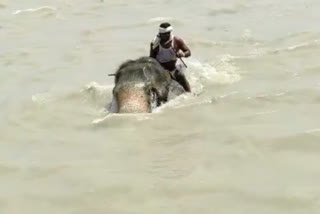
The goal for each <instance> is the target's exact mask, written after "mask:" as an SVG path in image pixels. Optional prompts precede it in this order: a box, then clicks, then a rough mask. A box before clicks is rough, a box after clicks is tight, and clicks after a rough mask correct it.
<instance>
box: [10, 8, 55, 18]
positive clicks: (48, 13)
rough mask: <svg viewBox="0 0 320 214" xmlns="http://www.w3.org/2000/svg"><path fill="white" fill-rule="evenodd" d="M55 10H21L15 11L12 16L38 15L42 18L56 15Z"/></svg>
mask: <svg viewBox="0 0 320 214" xmlns="http://www.w3.org/2000/svg"><path fill="white" fill-rule="evenodd" d="M57 10H58V9H57V8H56V7H53V6H42V7H38V8H29V9H23V10H16V11H14V12H13V13H12V15H22V14H40V15H42V16H51V15H57Z"/></svg>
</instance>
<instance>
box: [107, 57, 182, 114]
mask: <svg viewBox="0 0 320 214" xmlns="http://www.w3.org/2000/svg"><path fill="white" fill-rule="evenodd" d="M184 92H185V91H184V89H183V87H182V86H181V85H180V84H179V83H178V82H176V81H175V80H173V79H172V78H171V75H170V73H169V72H168V71H167V70H165V69H164V68H163V67H162V66H161V65H160V64H159V63H158V62H157V61H156V60H155V59H153V58H151V57H140V58H138V59H136V60H128V61H126V62H124V63H122V64H121V65H120V66H119V68H118V70H117V72H116V73H115V80H114V87H113V91H112V93H113V99H114V100H113V102H115V105H116V109H115V112H116V113H151V112H152V110H153V109H155V108H156V107H158V106H160V105H161V104H163V103H165V102H167V101H168V100H169V99H172V98H174V97H176V96H179V95H181V94H183V93H184Z"/></svg>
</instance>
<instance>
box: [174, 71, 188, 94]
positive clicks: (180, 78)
mask: <svg viewBox="0 0 320 214" xmlns="http://www.w3.org/2000/svg"><path fill="white" fill-rule="evenodd" d="M174 77H175V80H176V81H177V82H178V83H179V84H180V85H182V87H183V88H184V90H185V91H186V92H191V87H190V84H189V82H188V80H187V78H186V76H185V75H184V73H183V72H181V71H179V70H176V71H175V72H174Z"/></svg>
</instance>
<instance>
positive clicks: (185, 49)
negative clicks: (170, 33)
mask: <svg viewBox="0 0 320 214" xmlns="http://www.w3.org/2000/svg"><path fill="white" fill-rule="evenodd" d="M177 45H178V50H181V51H182V52H183V54H184V57H189V56H191V51H190V49H189V47H188V46H187V45H186V44H185V43H184V41H183V40H182V39H181V38H177Z"/></svg>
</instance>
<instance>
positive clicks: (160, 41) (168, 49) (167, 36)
mask: <svg viewBox="0 0 320 214" xmlns="http://www.w3.org/2000/svg"><path fill="white" fill-rule="evenodd" d="M172 30H173V28H172V26H171V25H170V24H169V23H162V24H160V26H159V33H158V34H157V35H156V37H155V38H154V39H153V41H152V42H151V45H150V57H152V58H154V59H156V60H157V61H158V62H159V63H160V64H161V65H162V67H163V68H164V69H166V70H168V71H169V72H170V75H171V77H172V78H173V79H174V80H176V81H177V82H178V83H180V84H181V85H182V86H183V88H184V90H185V91H187V92H191V88H190V84H189V82H188V80H187V79H186V77H185V75H184V73H183V71H182V70H181V69H179V68H178V67H177V66H176V65H177V58H181V57H189V56H191V51H190V49H189V48H188V46H187V45H186V44H185V43H184V41H183V40H182V39H181V38H179V37H177V36H174V35H173V33H172Z"/></svg>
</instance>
